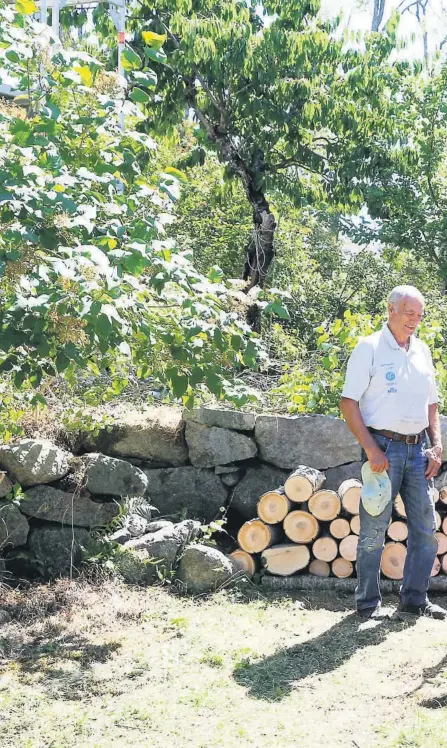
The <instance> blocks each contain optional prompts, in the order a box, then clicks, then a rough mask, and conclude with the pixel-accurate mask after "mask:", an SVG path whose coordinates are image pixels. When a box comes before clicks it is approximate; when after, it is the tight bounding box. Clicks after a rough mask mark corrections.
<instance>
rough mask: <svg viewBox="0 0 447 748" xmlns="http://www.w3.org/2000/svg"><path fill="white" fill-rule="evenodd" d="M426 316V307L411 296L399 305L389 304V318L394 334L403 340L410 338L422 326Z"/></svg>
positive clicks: (399, 302) (402, 300)
mask: <svg viewBox="0 0 447 748" xmlns="http://www.w3.org/2000/svg"><path fill="white" fill-rule="evenodd" d="M423 315H424V305H423V304H422V302H421V301H419V300H418V299H411V298H410V297H409V296H406V297H405V298H403V299H401V300H400V301H398V302H397V303H394V304H388V318H389V322H390V326H391V327H392V329H393V332H394V333H395V334H396V335H397V336H398V337H402V338H405V337H406V338H408V337H410V336H411V335H413V333H414V332H415V330H416V328H417V327H418V326H419V325H420V323H421V320H422V317H423Z"/></svg>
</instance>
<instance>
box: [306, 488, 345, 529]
mask: <svg viewBox="0 0 447 748" xmlns="http://www.w3.org/2000/svg"><path fill="white" fill-rule="evenodd" d="M340 509H341V504H340V499H339V497H338V494H336V493H335V491H325V490H324V489H323V490H320V491H316V492H315V493H314V494H313V495H312V496H311V497H310V499H309V512H310V513H311V514H313V515H314V517H316V518H317V519H319V520H321V521H322V522H330V521H331V520H333V519H335V518H336V517H338V515H339V514H340Z"/></svg>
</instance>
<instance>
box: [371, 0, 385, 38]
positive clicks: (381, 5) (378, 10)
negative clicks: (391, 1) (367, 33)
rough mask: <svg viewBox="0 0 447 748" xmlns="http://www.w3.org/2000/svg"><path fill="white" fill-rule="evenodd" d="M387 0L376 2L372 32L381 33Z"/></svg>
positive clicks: (377, 0) (376, 0)
mask: <svg viewBox="0 0 447 748" xmlns="http://www.w3.org/2000/svg"><path fill="white" fill-rule="evenodd" d="M385 2H386V0H374V10H373V17H372V22H371V31H379V28H380V24H381V23H382V21H383V14H384V12H385Z"/></svg>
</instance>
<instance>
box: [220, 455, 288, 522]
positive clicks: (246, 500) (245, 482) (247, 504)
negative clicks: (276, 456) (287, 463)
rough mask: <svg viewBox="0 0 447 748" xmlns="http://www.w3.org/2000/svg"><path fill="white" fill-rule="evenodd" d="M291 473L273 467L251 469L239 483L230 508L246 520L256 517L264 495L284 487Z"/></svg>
mask: <svg viewBox="0 0 447 748" xmlns="http://www.w3.org/2000/svg"><path fill="white" fill-rule="evenodd" d="M289 475H290V471H286V470H279V469H278V468H274V467H272V466H271V465H259V466H258V467H249V468H248V469H247V472H246V473H245V475H244V477H243V478H242V480H241V481H240V482H239V483H238V485H237V486H236V488H235V491H234V493H233V497H232V499H231V504H230V507H231V508H232V509H236V510H237V511H238V512H239V513H240V514H241V515H242V516H243V517H245V519H253V517H256V507H257V504H258V501H259V499H260V497H261V496H262V494H264V493H266V492H267V491H273V490H274V489H275V488H278V487H279V486H282V485H284V482H285V480H286V479H287V478H288V477H289Z"/></svg>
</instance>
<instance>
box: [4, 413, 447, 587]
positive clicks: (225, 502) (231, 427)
mask: <svg viewBox="0 0 447 748" xmlns="http://www.w3.org/2000/svg"><path fill="white" fill-rule="evenodd" d="M445 429H447V419H443V431H444V430H445ZM446 443H447V440H446ZM444 459H445V460H447V453H446V454H445V455H444ZM299 464H305V465H310V466H311V467H315V468H318V469H320V470H324V472H325V475H326V483H325V486H326V487H327V488H333V489H336V488H338V486H339V485H340V483H341V482H342V481H343V480H345V479H346V478H358V477H360V448H359V445H358V444H357V442H356V440H355V439H354V437H353V436H352V434H351V433H350V431H349V429H348V428H347V426H346V424H345V423H344V422H343V421H342V420H340V419H337V418H332V417H328V416H321V415H315V416H305V415H304V416H297V417H288V416H275V415H254V414H252V413H241V412H237V411H230V410H216V409H211V408H202V409H200V410H192V411H184V412H182V411H180V410H178V409H175V408H167V407H165V408H163V407H160V408H147V409H145V410H142V411H129V412H127V413H124V414H122V415H119V416H117V417H116V418H115V420H114V423H113V425H112V426H111V427H108V428H104V429H102V430H101V431H100V432H99V434H98V435H97V436H95V437H92V436H91V435H89V436H86V437H85V438H83V439H82V440H81V441H80V447H79V449H78V452H77V454H72V453H70V452H68V451H67V450H65V449H62V448H60V447H58V446H56V445H55V444H52V443H51V442H49V441H47V440H43V439H23V440H20V441H18V442H15V443H13V444H9V445H4V446H0V468H1V469H2V470H3V471H4V472H3V474H2V475H0V478H1V481H0V553H1V555H2V556H3V559H4V563H5V565H6V568H7V569H8V570H9V571H10V572H11V573H12V574H17V573H20V574H22V575H23V574H25V575H26V574H27V572H28V571H29V572H30V573H32V574H34V575H36V574H38V575H41V576H43V577H46V578H49V577H54V576H57V575H60V574H65V573H67V571H68V570H69V569H70V566H71V567H73V566H74V567H75V568H78V566H79V564H80V560H81V547H87V548H88V546H89V544H90V545H91V544H92V540H91V537H92V532H93V531H95V530H97V529H98V528H101V527H104V526H108V527H109V531H110V533H111V534H112V536H113V537H114V539H115V540H117V542H119V543H123V544H126V543H134V540H135V538H138V537H144V538H149V536H151V537H150V538H149V539H150V540H151V543H152V542H153V540H154V538H153V537H152V534H154V533H158V534H160V533H161V534H162V535H158V536H157V537H156V538H155V540H157V539H162V536H163V538H165V536H166V533H168V534H169V532H171V530H172V528H174V529H175V528H176V527H177V528H179V527H180V525H182V521H184V520H186V519H192V520H198V521H199V522H200V523H209V522H210V521H212V520H213V519H215V518H216V517H220V516H221V515H222V510H227V513H228V516H229V518H230V520H231V521H230V525H231V528H232V530H233V534H234V535H235V533H236V532H237V529H238V527H239V526H240V525H241V524H242V523H243V522H244V521H245V520H246V519H250V518H252V517H254V516H255V515H256V504H257V501H258V499H259V497H260V496H261V494H263V493H265V492H266V491H268V490H271V489H273V488H276V487H278V486H279V485H281V484H282V483H283V482H284V480H285V478H286V477H287V476H288V475H289V473H290V472H291V471H292V470H293V469H294V468H295V467H296V466H297V465H299ZM15 483H18V484H20V485H21V486H22V488H23V490H24V491H25V494H26V498H25V499H24V500H21V501H18V502H14V501H12V500H11V496H12V494H11V489H12V485H13V484H15ZM125 500H127V504H129V503H130V505H131V506H132V502H134V503H135V506H136V505H138V510H137V511H135V512H132V511H131V512H130V514H129V515H128V516H126V517H125V518H123V517H122V516H120V511H121V510H120V507H121V506H122V505H123V503H124V501H125ZM173 522H177V525H173V524H172V523H173ZM114 523H115V524H116V526H117V529H116V530H115V531H114V528H113V524H114ZM110 528H111V529H110ZM167 528H170V529H169V531H168V529H167ZM183 529H184V528H183ZM176 533H177V536H179V535H180V536H182V538H183V535H184V536H185V543H186V541H187V540H189V539H190V538H191V536H192V535H194V537H196V536H197V534H198V524H197V523H195V524H194V527H192V526H188V528H187V530H185V532H183V530H182V527H180V529H177V530H176ZM185 533H186V534H185ZM93 534H94V533H93ZM230 535H231V533H230ZM227 539H228V536H227ZM148 542H149V541H148ZM182 543H183V541H182ZM185 543H183V545H182V544H180V545H178V546H177V551H180V550H182V549H183V547H184V546H185ZM230 543H231V540H230ZM134 545H135V543H134ZM146 545H147V543H146ZM140 546H141V543H140ZM174 556H175V554H174ZM173 560H174V557H173V559H172V561H173Z"/></svg>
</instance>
